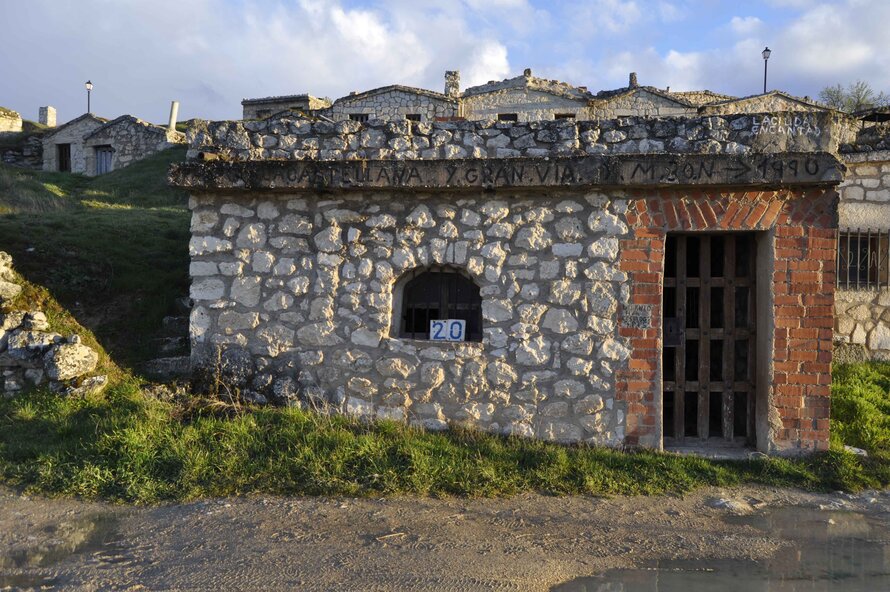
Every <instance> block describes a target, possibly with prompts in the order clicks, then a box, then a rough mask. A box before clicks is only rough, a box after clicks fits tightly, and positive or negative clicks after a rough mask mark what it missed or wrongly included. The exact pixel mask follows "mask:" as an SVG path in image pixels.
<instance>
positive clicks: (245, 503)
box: [0, 488, 890, 591]
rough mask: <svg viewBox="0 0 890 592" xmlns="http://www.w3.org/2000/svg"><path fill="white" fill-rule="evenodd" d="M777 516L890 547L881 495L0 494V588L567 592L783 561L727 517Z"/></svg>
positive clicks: (758, 535)
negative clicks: (864, 527) (670, 564)
mask: <svg viewBox="0 0 890 592" xmlns="http://www.w3.org/2000/svg"><path fill="white" fill-rule="evenodd" d="M787 506H793V507H800V509H801V510H806V511H808V512H809V513H810V514H812V513H814V512H815V513H816V514H815V515H816V517H817V519H818V520H821V518H820V517H821V516H822V514H820V512H824V513H825V514H824V517H825V524H826V525H828V526H826V528H827V529H830V528H835V529H837V528H842V529H843V528H848V529H849V528H850V527H848V526H844V524H845V522H844V523H842V524H841V525H840V526H837V525H836V524H837V523H836V521H835V519H833V518H830V516H834V515H836V514H837V511H838V510H841V511H844V512H847V511H850V512H854V511H855V512H858V513H857V514H850V515H851V516H857V519H856V520H854V521H853V523H855V524H858V523H860V522H861V523H863V524H864V522H862V521H863V520H867V522H868V524H870V525H871V526H869V531H868V532H869V534H868V536H869V537H870V538H871V539H874V540H879V541H888V544H890V493H886V492H884V493H876V492H866V493H864V494H857V495H847V494H840V493H839V494H832V495H815V494H807V493H801V492H796V491H790V490H780V489H767V488H742V489H734V490H731V491H729V490H719V489H706V490H700V491H697V492H695V493H692V494H689V495H686V496H682V497H670V496H657V497H617V498H608V499H604V498H591V497H546V496H542V495H531V494H529V495H520V496H516V497H512V498H506V499H484V500H468V499H444V500H435V499H414V498H410V499H406V498H389V499H353V498H342V499H340V498H338V499H331V498H275V497H248V498H230V499H220V500H216V499H215V500H208V501H201V502H194V503H188V504H175V505H168V506H158V507H131V506H114V505H107V504H100V503H89V502H81V501H76V500H69V499H61V500H57V499H43V498H35V497H30V496H24V495H20V494H19V493H18V492H15V491H12V490H9V489H2V488H0V589H4V588H11V589H28V588H32V589H33V588H40V587H44V588H47V589H76V590H214V591H223V590H297V589H298V590H301V591H302V590H306V591H308V590H336V591H342V590H375V591H376V590H549V589H551V588H553V587H557V586H559V585H560V584H562V587H560V588H557V589H569V588H568V587H567V585H566V584H565V582H569V581H571V580H573V579H575V578H580V577H584V576H591V575H595V574H601V573H602V572H604V571H606V570H610V569H614V568H631V567H637V566H651V565H654V564H658V562H664V561H671V560H685V559H695V560H701V559H721V560H724V559H728V560H742V561H756V562H761V561H764V560H767V559H769V558H771V557H777V556H780V555H781V554H782V550H783V549H786V548H793V547H794V545H795V540H794V539H795V537H796V536H804V534H803V533H802V532H797V529H796V528H794V522H795V520H794V518H793V517H792V518H791V520H790V522H791V526H792V527H791V528H773V527H764V526H763V525H761V526H759V527H758V524H757V522H756V521H751V520H748V521H746V520H739V519H738V518H737V516H738V515H745V514H747V515H749V517H752V518H756V517H757V516H758V515H765V514H768V513H769V512H770V511H771V510H773V509H776V508H783V507H787ZM793 511H797V510H793ZM792 516H793V514H792ZM785 521H786V522H788V521H789V520H788V519H787V517H786V519H785ZM831 525H835V526H831ZM786 526H787V525H786ZM856 528H859V527H858V526H854V527H853V529H854V530H856ZM860 530H861V528H860ZM887 548H888V549H890V547H887ZM887 556H888V557H890V552H888V553H887ZM571 589H578V590H587V589H591V590H592V589H594V588H592V587H591V588H585V587H584V586H583V585H582V586H580V587H576V588H571ZM609 589H612V588H609ZM616 589H624V588H616Z"/></svg>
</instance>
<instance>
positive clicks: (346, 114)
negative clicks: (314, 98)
mask: <svg viewBox="0 0 890 592" xmlns="http://www.w3.org/2000/svg"><path fill="white" fill-rule="evenodd" d="M458 109H459V102H458V100H457V98H455V97H449V96H447V95H445V94H442V93H438V92H435V91H431V90H426V89H423V88H414V87H411V86H402V85H400V84H393V85H390V86H384V87H381V88H375V89H372V90H368V91H365V92H356V93H351V94H349V95H347V96H345V97H341V98H339V99H337V100H336V101H334V104H333V105H331V107H330V108H329V109H325V110H323V111H321V112H320V114H321V115H324V116H327V117H329V118H330V119H333V120H334V121H344V120H350V119H351V120H353V121H368V120H369V119H386V120H391V121H404V120H406V119H407V120H409V121H423V122H430V121H435V120H436V119H452V118H454V117H456V116H457V115H458V112H459V111H458Z"/></svg>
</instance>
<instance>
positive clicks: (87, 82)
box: [84, 80, 93, 113]
mask: <svg viewBox="0 0 890 592" xmlns="http://www.w3.org/2000/svg"><path fill="white" fill-rule="evenodd" d="M84 87H85V88H86V89H87V113H89V112H90V91H91V90H93V83H92V82H90V81H89V80H87V81H86V83H85V84H84Z"/></svg>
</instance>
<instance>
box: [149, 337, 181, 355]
mask: <svg viewBox="0 0 890 592" xmlns="http://www.w3.org/2000/svg"><path fill="white" fill-rule="evenodd" d="M151 342H152V344H153V345H154V347H155V351H157V352H158V353H159V354H161V355H163V356H165V357H166V356H172V355H176V354H187V353H189V339H188V337H183V336H180V335H177V336H176V337H158V338H157V339H152V340H151Z"/></svg>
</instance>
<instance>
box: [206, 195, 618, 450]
mask: <svg viewBox="0 0 890 592" xmlns="http://www.w3.org/2000/svg"><path fill="white" fill-rule="evenodd" d="M191 205H192V209H193V218H192V230H193V232H194V236H193V239H192V242H191V245H190V250H191V254H192V267H191V274H192V276H193V278H194V282H193V285H192V292H191V296H192V298H193V299H194V300H195V309H194V311H193V313H192V338H193V356H195V357H196V359H202V358H205V357H206V356H208V348H209V347H210V346H227V347H237V348H244V349H246V350H247V351H248V352H249V354H250V356H251V357H252V358H253V359H254V363H255V364H256V367H257V374H256V378H255V379H254V382H253V386H254V388H255V389H256V390H257V391H260V392H264V391H265V392H266V393H267V394H268V393H270V392H271V393H272V394H271V395H268V396H271V397H277V398H279V399H282V401H281V402H285V400H286V399H288V398H290V397H297V396H298V395H299V394H301V393H304V392H312V391H313V390H314V389H318V391H319V392H320V393H323V395H324V397H325V398H326V399H327V400H330V401H332V402H333V403H334V404H336V405H340V406H342V408H343V409H344V410H345V411H347V412H349V413H355V414H360V415H368V416H375V417H382V418H393V419H406V418H410V419H411V420H412V421H416V422H418V423H420V424H422V425H424V426H426V427H431V428H441V427H444V426H445V420H446V419H450V420H459V421H466V422H470V423H473V424H476V425H480V426H482V427H485V428H486V429H490V430H493V431H498V432H503V433H518V434H523V435H537V436H540V437H545V438H552V439H559V440H573V441H574V440H585V441H591V442H596V443H600V444H612V445H617V444H620V443H622V442H623V440H624V436H625V434H624V431H623V424H624V412H625V410H624V406H623V405H621V404H618V403H617V402H616V400H615V398H614V391H615V387H616V383H615V373H616V372H617V371H619V370H620V369H622V368H624V367H626V365H627V359H628V355H629V352H628V349H627V345H626V340H625V339H623V338H622V337H620V336H619V334H618V327H617V324H616V323H615V320H614V315H615V313H616V312H617V310H618V307H619V305H621V304H622V303H626V302H627V299H628V295H629V291H628V287H627V276H626V274H624V273H623V272H620V271H617V270H616V269H615V263H616V261H617V256H618V241H619V239H620V238H621V237H623V236H625V233H626V232H627V226H626V224H625V223H624V222H622V221H621V218H622V217H623V215H624V214H625V212H626V209H627V202H626V201H625V200H622V199H617V200H614V201H611V200H609V199H608V198H607V197H606V196H605V195H602V194H597V193H588V194H577V193H565V194H559V193H554V192H549V193H548V194H537V195H525V196H523V195H504V196H501V197H500V198H499V199H496V200H495V199H491V198H489V197H488V196H486V195H484V194H482V193H476V194H475V195H467V196H462V197H461V198H459V199H451V198H449V197H443V196H437V195H435V194H420V195H412V196H410V197H408V196H405V195H396V194H387V193H373V194H363V193H355V194H350V195H339V196H336V197H334V196H330V197H325V196H317V195H307V196H299V197H298V196H295V195H250V196H249V197H247V199H244V196H209V195H207V196H199V197H195V198H194V199H193V200H192V203H191ZM432 264H446V265H453V266H456V267H457V268H460V269H463V270H465V271H466V272H467V273H468V274H469V275H470V276H471V277H472V278H473V280H474V281H475V282H476V284H477V285H478V286H479V287H480V291H481V294H482V295H483V298H484V302H483V318H484V323H485V329H484V333H485V339H484V342H483V343H460V344H438V343H433V342H429V341H423V340H413V339H402V338H398V337H396V336H394V335H393V334H392V327H393V325H392V323H393V313H392V302H393V297H394V294H393V287H394V286H395V285H396V284H397V283H398V280H399V278H400V277H402V276H403V274H405V273H406V272H407V271H409V270H411V269H415V268H417V267H424V266H429V265H432ZM211 351H212V350H211ZM268 386H271V389H267V388H266V387H268Z"/></svg>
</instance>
